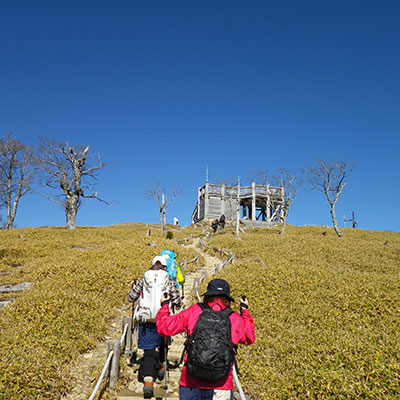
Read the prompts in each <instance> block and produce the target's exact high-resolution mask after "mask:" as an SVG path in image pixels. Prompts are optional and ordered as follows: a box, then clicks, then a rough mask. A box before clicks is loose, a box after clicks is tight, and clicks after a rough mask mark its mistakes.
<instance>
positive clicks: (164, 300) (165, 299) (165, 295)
mask: <svg viewBox="0 0 400 400" xmlns="http://www.w3.org/2000/svg"><path fill="white" fill-rule="evenodd" d="M169 301H170V297H169V294H168V293H163V295H162V296H161V307H162V306H164V305H165V304H168V303H169Z"/></svg>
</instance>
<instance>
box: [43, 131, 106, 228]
mask: <svg viewBox="0 0 400 400" xmlns="http://www.w3.org/2000/svg"><path fill="white" fill-rule="evenodd" d="M40 141H41V145H40V147H39V156H38V162H39V167H40V169H41V170H42V171H43V174H44V179H45V182H44V184H45V186H47V187H49V188H51V189H54V190H58V191H61V194H58V195H54V196H48V195H45V194H44V196H45V197H47V198H48V199H49V200H51V201H53V202H54V203H56V204H58V205H60V206H61V207H63V208H64V211H65V218H66V227H67V229H75V226H76V214H77V212H78V210H79V208H80V206H81V203H82V199H97V200H99V201H101V202H103V203H105V204H109V203H108V202H106V201H104V200H103V199H101V198H100V197H99V196H98V195H97V192H95V191H94V190H93V188H92V186H91V185H90V183H89V180H91V182H93V183H95V182H94V181H96V180H97V172H98V170H100V169H101V168H103V167H105V166H106V165H105V164H104V163H103V162H102V161H101V159H100V156H99V155H97V158H96V159H95V160H94V156H89V155H88V152H89V150H90V147H89V146H76V147H71V146H70V145H69V144H68V143H57V142H55V141H54V140H52V139H51V138H40ZM41 194H43V193H41Z"/></svg>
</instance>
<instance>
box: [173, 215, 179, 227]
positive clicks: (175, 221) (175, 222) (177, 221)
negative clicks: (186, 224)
mask: <svg viewBox="0 0 400 400" xmlns="http://www.w3.org/2000/svg"><path fill="white" fill-rule="evenodd" d="M174 225H175V226H178V225H179V219H178V218H176V217H174Z"/></svg>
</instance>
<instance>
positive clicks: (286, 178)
mask: <svg viewBox="0 0 400 400" xmlns="http://www.w3.org/2000/svg"><path fill="white" fill-rule="evenodd" d="M271 179H272V183H273V185H276V186H280V187H283V189H284V199H283V221H282V227H281V231H280V234H281V235H283V234H284V233H285V231H286V225H287V218H288V215H289V210H290V207H291V206H292V204H293V202H294V200H295V198H296V197H297V195H298V193H299V191H300V188H301V186H302V184H303V181H302V180H300V179H299V178H298V177H297V174H296V172H295V171H290V170H288V169H286V168H279V169H278V175H274V176H272V177H271Z"/></svg>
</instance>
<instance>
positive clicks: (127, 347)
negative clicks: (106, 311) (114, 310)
mask: <svg viewBox="0 0 400 400" xmlns="http://www.w3.org/2000/svg"><path fill="white" fill-rule="evenodd" d="M127 324H128V330H127V332H126V337H125V340H124V343H125V344H124V347H123V351H124V353H125V354H126V353H127V352H129V350H132V318H131V317H124V318H123V320H122V332H123V331H124V329H125V325H127Z"/></svg>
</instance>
